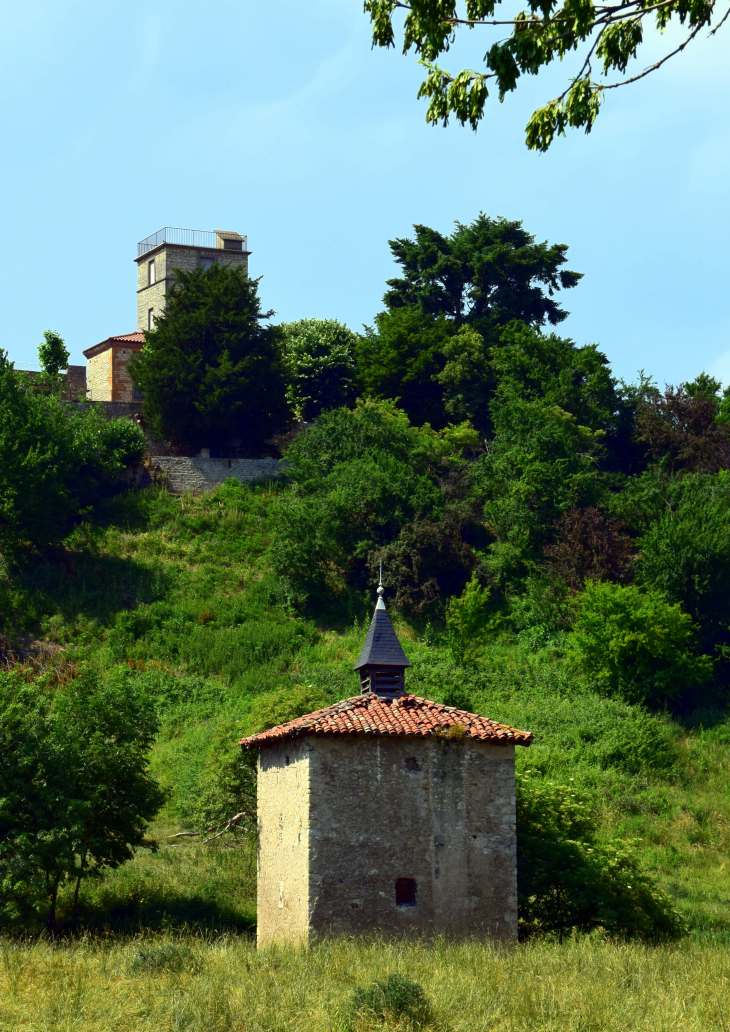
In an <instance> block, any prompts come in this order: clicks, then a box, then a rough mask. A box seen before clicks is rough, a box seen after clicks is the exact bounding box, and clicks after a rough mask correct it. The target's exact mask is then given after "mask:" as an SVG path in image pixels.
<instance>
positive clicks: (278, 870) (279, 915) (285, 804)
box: [257, 739, 310, 946]
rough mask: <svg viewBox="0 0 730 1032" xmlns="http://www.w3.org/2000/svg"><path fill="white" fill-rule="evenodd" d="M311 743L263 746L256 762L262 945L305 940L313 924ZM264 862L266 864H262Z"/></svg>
mask: <svg viewBox="0 0 730 1032" xmlns="http://www.w3.org/2000/svg"><path fill="white" fill-rule="evenodd" d="M309 752H310V749H309V743H308V740H307V739H302V740H300V741H298V742H295V741H293V742H284V743H283V744H278V745H273V746H271V747H270V748H269V749H264V750H262V751H261V753H260V755H259V763H258V825H259V870H258V916H257V938H258V944H259V945H260V946H265V945H267V944H268V943H271V942H277V941H283V940H290V941H301V940H302V939H306V937H307V929H308V922H309V862H308V856H309V849H310V845H309V816H308V815H309ZM262 861H263V862H262Z"/></svg>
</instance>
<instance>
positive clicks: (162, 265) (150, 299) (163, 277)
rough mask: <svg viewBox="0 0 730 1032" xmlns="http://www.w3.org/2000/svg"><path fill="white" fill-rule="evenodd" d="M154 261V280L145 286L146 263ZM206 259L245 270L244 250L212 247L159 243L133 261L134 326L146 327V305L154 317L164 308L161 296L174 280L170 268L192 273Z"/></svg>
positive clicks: (147, 267)
mask: <svg viewBox="0 0 730 1032" xmlns="http://www.w3.org/2000/svg"><path fill="white" fill-rule="evenodd" d="M153 260H154V262H155V283H154V284H153V285H151V286H150V285H149V263H150V262H151V261H153ZM207 261H213V262H221V263H223V264H225V265H235V266H238V265H242V266H243V267H244V268H245V270H246V272H248V254H246V252H245V251H227V250H224V249H223V248H214V247H182V246H179V245H174V244H161V245H160V247H159V248H157V249H155V250H153V251H149V252H148V253H147V254H146V255H144V256H143V257H142V258H141V259H139V260H138V263H137V329H138V330H146V329H148V318H149V310H150V308H154V310H155V316H156V317H159V315H160V314H161V313H162V312H163V311H164V309H165V297H166V294H167V292H168V290H169V289H170V287H171V286H172V284H173V283H174V281H175V277H174V270H175V269H183V270H185V271H186V272H192V271H193V269H197V268H198V266H199V265H201V264H203V263H204V262H207Z"/></svg>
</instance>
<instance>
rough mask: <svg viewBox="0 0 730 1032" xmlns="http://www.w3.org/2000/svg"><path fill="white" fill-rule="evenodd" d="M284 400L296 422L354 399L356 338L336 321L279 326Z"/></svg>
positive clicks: (322, 320)
mask: <svg viewBox="0 0 730 1032" xmlns="http://www.w3.org/2000/svg"><path fill="white" fill-rule="evenodd" d="M280 329H281V331H282V333H283V335H284V336H283V347H284V364H285V369H286V380H287V392H286V393H287V399H288V401H289V404H290V406H291V408H292V410H293V411H294V413H295V414H296V416H297V418H298V419H305V420H310V419H314V418H315V417H316V416H318V415H319V414H320V412H322V411H323V410H325V409H333V408H339V406H340V405H345V404H347V403H348V402H350V401H351V400H352V398H353V395H354V382H355V358H354V355H355V349H356V347H357V342H358V336H357V334H356V333H353V332H352V330H350V329H348V328H347V326H344V325H343V324H342V323H340V322H338V321H337V320H336V319H299V320H297V321H296V322H290V323H282V324H281V327H280Z"/></svg>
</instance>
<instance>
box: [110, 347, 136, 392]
mask: <svg viewBox="0 0 730 1032" xmlns="http://www.w3.org/2000/svg"><path fill="white" fill-rule="evenodd" d="M110 350H111V353H112V359H111V364H112V391H111V396H110V397H109V398H105V399H104V400H105V401H127V402H134V401H135V400H136V402H137V404H138V405H139V406H141V405H142V398H141V396H140V397H139V398H136V399H135V396H134V380H133V379H132V377H131V376H130V375H129V370H128V368H127V366H128V365H129V360H130V358H131V357H132V356H133V355H136V354H137V352H138V351H140V350H141V348H139V347H128V348H125V347H117V346H116V345H112V347H111V349H110Z"/></svg>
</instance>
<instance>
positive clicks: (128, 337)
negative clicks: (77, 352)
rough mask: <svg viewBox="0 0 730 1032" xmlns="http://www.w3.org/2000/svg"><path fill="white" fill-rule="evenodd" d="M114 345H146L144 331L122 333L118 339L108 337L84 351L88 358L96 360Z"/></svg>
mask: <svg viewBox="0 0 730 1032" xmlns="http://www.w3.org/2000/svg"><path fill="white" fill-rule="evenodd" d="M114 344H144V333H143V331H142V330H135V331H134V333H120V334H118V335H117V336H116V337H107V339H106V340H103V341H101V343H100V344H93V345H92V346H91V347H90V348H87V349H86V351H84V356H85V357H86V358H94V356H95V355H99V354H101V352H102V351H106V349H107V348H110V347H112V345H114Z"/></svg>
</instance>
